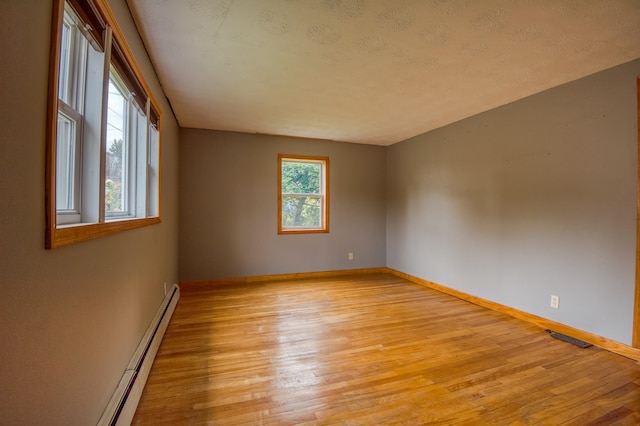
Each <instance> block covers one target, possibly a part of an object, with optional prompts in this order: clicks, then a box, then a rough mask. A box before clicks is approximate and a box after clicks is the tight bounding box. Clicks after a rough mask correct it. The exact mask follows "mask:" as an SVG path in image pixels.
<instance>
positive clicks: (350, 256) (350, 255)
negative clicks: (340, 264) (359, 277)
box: [349, 252, 353, 260]
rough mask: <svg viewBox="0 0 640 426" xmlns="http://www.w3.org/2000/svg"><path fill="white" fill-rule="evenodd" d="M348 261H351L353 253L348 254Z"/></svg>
mask: <svg viewBox="0 0 640 426" xmlns="http://www.w3.org/2000/svg"><path fill="white" fill-rule="evenodd" d="M349 260H353V253H351V252H349Z"/></svg>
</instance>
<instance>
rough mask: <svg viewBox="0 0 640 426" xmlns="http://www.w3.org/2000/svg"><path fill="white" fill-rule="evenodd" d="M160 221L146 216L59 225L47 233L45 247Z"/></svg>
mask: <svg viewBox="0 0 640 426" xmlns="http://www.w3.org/2000/svg"><path fill="white" fill-rule="evenodd" d="M160 222H161V221H160V218H159V217H148V218H143V219H125V220H113V221H110V222H105V223H87V224H73V225H61V226H60V227H56V228H52V229H51V230H50V231H49V232H48V233H47V235H46V243H45V248H47V249H54V248H58V247H64V246H68V245H71V244H75V243H79V242H82V241H88V240H93V239H94V238H100V237H105V236H107V235H111V234H116V233H118V232H123V231H128V230H130V229H136V228H142V227H143V226H149V225H155V224H158V223H160Z"/></svg>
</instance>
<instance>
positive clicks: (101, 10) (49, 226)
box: [45, 0, 162, 249]
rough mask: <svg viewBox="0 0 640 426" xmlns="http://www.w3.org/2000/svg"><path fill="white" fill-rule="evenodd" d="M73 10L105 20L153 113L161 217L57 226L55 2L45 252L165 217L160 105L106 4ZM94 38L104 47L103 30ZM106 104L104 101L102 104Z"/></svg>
mask: <svg viewBox="0 0 640 426" xmlns="http://www.w3.org/2000/svg"><path fill="white" fill-rule="evenodd" d="M70 3H71V4H72V6H73V7H74V8H75V9H76V11H77V12H78V13H79V14H80V15H81V18H82V19H86V20H88V21H90V22H89V24H90V25H98V24H101V23H102V22H99V21H100V20H104V24H105V25H108V26H110V27H111V30H112V31H113V39H114V41H115V42H116V43H117V46H118V49H119V50H118V54H119V55H121V59H123V60H124V61H125V62H126V64H127V65H128V71H130V72H131V73H132V75H130V76H129V77H130V78H133V79H134V80H135V82H136V83H137V84H138V85H139V86H138V87H140V88H141V89H142V90H143V92H144V95H145V97H148V98H149V101H150V109H151V112H150V113H149V114H150V116H149V118H150V120H151V122H152V124H153V125H154V126H155V127H156V128H157V130H158V176H157V180H158V181H157V186H158V195H157V202H158V206H157V212H158V215H157V216H154V217H143V218H127V219H124V220H114V221H109V222H106V221H101V222H99V223H80V224H74V225H64V226H60V227H58V226H57V223H56V221H57V219H56V217H57V212H56V194H55V192H56V139H57V124H58V77H59V64H60V43H61V28H62V21H63V17H64V7H65V0H54V2H53V11H52V25H51V48H50V57H49V79H48V84H49V88H48V95H47V122H46V148H45V248H46V249H53V248H57V247H63V246H67V245H70V244H75V243H78V242H81V241H87V240H91V239H94V238H100V237H104V236H107V235H111V234H115V233H119V232H123V231H127V230H131V229H136V228H140V227H144V226H149V225H154V224H158V223H160V222H161V217H162V170H161V164H162V140H161V139H162V117H161V111H160V108H159V107H158V103H157V102H156V100H155V99H154V97H153V94H152V91H151V89H150V88H149V86H148V85H147V83H146V81H145V79H144V78H143V73H142V71H141V70H140V68H139V66H138V64H137V62H136V60H135V57H134V55H133V52H132V51H131V48H130V47H129V45H128V43H127V42H126V39H125V37H124V34H123V32H122V30H121V28H120V26H119V25H118V22H117V20H116V19H115V16H114V14H113V12H112V10H111V8H110V7H109V5H108V4H107V1H106V0H92V2H91V4H89V2H78V1H77V0H70ZM84 3H86V8H90V9H86V8H85V7H83V6H78V5H79V4H80V5H82V4H84ZM90 10H93V11H94V12H95V13H96V15H97V17H95V18H92V17H89V18H88V17H87V16H86V15H87V13H86V12H87V11H90ZM91 31H92V36H93V37H95V39H96V41H97V43H98V44H99V45H100V47H102V45H101V43H102V42H103V40H104V38H103V37H104V34H103V33H104V28H100V29H99V30H95V29H93V28H92V29H91ZM103 102H104V101H103Z"/></svg>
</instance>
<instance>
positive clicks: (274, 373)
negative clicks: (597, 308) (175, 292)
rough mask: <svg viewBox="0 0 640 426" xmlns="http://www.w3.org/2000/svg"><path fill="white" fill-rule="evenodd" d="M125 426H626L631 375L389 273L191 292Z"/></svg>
mask: <svg viewBox="0 0 640 426" xmlns="http://www.w3.org/2000/svg"><path fill="white" fill-rule="evenodd" d="M181 293H182V295H181V300H180V302H179V304H178V306H177V308H176V311H175V313H174V316H173V318H172V320H171V323H170V325H169V328H168V329H167V332H166V335H165V338H164V340H163V342H162V345H161V347H160V350H159V352H158V355H157V358H156V361H155V363H154V365H153V368H152V370H151V373H150V375H149V379H148V381H147V385H146V387H145V390H144V392H143V395H142V398H141V400H140V404H139V406H138V410H137V412H136V416H135V418H134V421H133V424H135V425H181V424H189V425H194V424H216V425H260V424H263V425H292V424H303V425H382V424H407V425H413V424H415V425H421V424H438V425H453V424H465V425H474V424H483V425H484V424H490V425H494V424H495V425H503V424H527V425H528V424H544V425H558V424H578V425H585V424H620V425H625V424H628V425H637V424H640V365H639V364H638V363H636V362H635V361H632V360H630V359H627V358H624V357H622V356H620V355H616V354H613V353H611V352H608V351H605V350H602V349H599V348H596V347H591V348H587V349H581V348H578V347H577V346H573V345H571V344H568V343H565V342H562V341H560V340H557V339H553V338H551V337H550V336H549V335H548V334H547V333H546V332H545V331H544V330H542V329H541V328H539V327H537V326H534V325H532V324H529V323H526V322H523V321H521V320H517V319H514V318H511V317H508V316H506V315H504V314H500V313H497V312H494V311H489V310H487V309H484V308H481V307H479V306H476V305H473V304H470V303H468V302H464V301H462V300H459V299H456V298H454V297H451V296H448V295H445V294H442V293H439V292H437V291H434V290H431V289H429V288H426V287H422V286H420V285H417V284H413V283H411V282H409V281H405V280H403V279H401V278H398V277H396V276H393V275H387V274H372V275H356V276H353V275H352V276H345V277H338V278H335V277H333V278H324V279H300V280H291V281H283V282H266V283H249V284H233V285H222V286H207V285H192V286H189V287H186V288H183V289H182V290H181Z"/></svg>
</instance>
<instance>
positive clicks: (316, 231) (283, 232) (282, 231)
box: [278, 229, 329, 235]
mask: <svg viewBox="0 0 640 426" xmlns="http://www.w3.org/2000/svg"><path fill="white" fill-rule="evenodd" d="M328 233H329V230H328V229H278V234H280V235H286V234H328Z"/></svg>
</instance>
